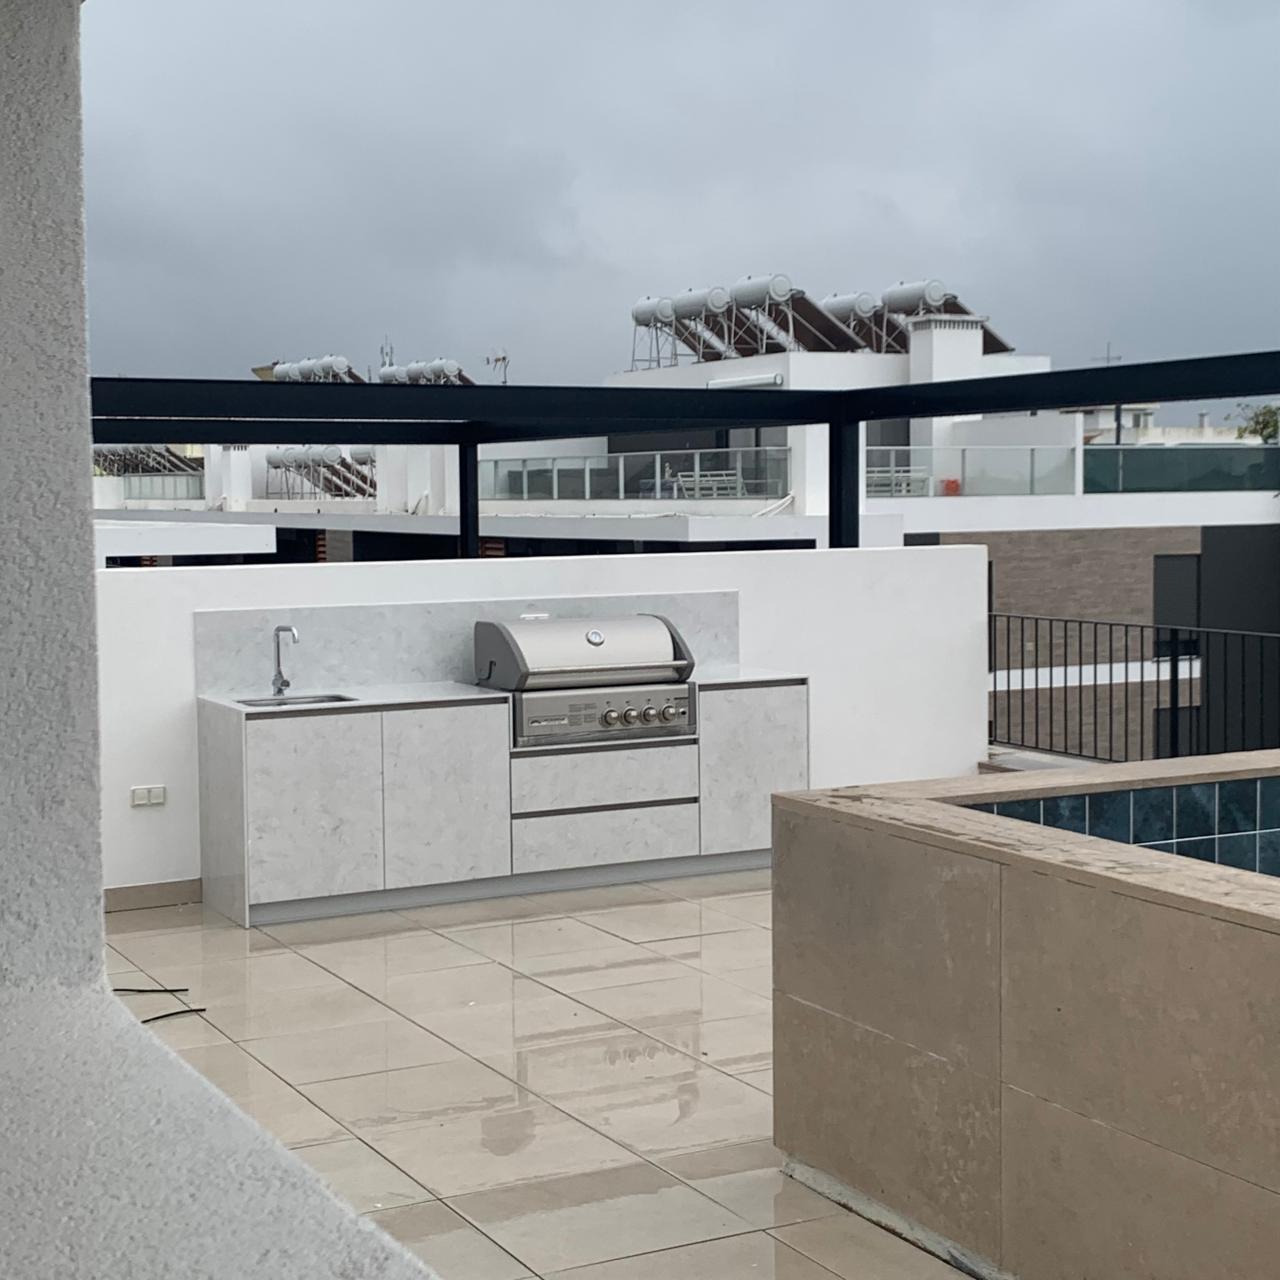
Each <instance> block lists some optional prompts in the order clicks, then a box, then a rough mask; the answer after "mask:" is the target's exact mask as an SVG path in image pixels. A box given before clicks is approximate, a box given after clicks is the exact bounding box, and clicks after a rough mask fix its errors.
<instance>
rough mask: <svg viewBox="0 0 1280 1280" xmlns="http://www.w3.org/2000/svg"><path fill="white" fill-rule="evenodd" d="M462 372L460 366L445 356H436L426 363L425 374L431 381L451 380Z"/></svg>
mask: <svg viewBox="0 0 1280 1280" xmlns="http://www.w3.org/2000/svg"><path fill="white" fill-rule="evenodd" d="M461 372H462V366H461V365H460V364H459V363H458V362H457V361H456V360H450V359H449V358H448V357H447V356H436V358H435V359H434V360H432V361H431V362H430V363H429V364H428V365H427V376H428V378H430V379H431V381H432V382H452V381H453V379H454V378H456V377H457V376H458V374H460V373H461Z"/></svg>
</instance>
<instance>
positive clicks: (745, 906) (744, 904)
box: [702, 893, 773, 929]
mask: <svg viewBox="0 0 1280 1280" xmlns="http://www.w3.org/2000/svg"><path fill="white" fill-rule="evenodd" d="M702 902H703V905H704V906H708V907H711V908H712V910H714V911H723V912H724V913H725V915H727V916H736V917H737V918H738V919H739V920H745V921H747V923H748V924H754V925H759V926H760V927H761V928H763V929H768V928H769V927H770V926H771V925H772V924H773V894H772V893H738V894H718V895H717V896H715V897H713V898H703V899H702Z"/></svg>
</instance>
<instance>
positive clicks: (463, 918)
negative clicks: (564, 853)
mask: <svg viewBox="0 0 1280 1280" xmlns="http://www.w3.org/2000/svg"><path fill="white" fill-rule="evenodd" d="M546 896H548V895H545V894H535V895H533V896H531V897H527V898H525V897H519V896H514V897H509V898H481V899H479V900H477V901H475V902H442V903H440V904H439V905H438V906H434V907H411V908H409V909H407V910H405V911H401V912H400V914H401V915H402V916H404V917H405V918H406V919H408V920H410V921H412V922H413V923H414V924H417V925H421V926H422V927H423V928H427V929H452V928H459V927H462V926H465V925H471V924H501V923H503V922H505V921H508V920H537V919H541V918H543V917H546V916H561V915H564V912H563V911H561V910H560V909H559V908H558V907H556V906H554V905H553V904H551V903H547V902H541V901H539V899H540V898H543V897H546Z"/></svg>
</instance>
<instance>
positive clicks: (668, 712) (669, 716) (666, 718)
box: [662, 702, 680, 724]
mask: <svg viewBox="0 0 1280 1280" xmlns="http://www.w3.org/2000/svg"><path fill="white" fill-rule="evenodd" d="M679 714H680V713H679V712H678V711H677V710H676V709H675V707H674V706H673V705H672V704H671V703H670V702H668V703H667V705H666V706H665V707H663V708H662V720H663V723H664V724H670V723H671V722H672V721H673V720H674V719H675V718H676V716H677V715H679Z"/></svg>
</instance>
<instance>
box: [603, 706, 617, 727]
mask: <svg viewBox="0 0 1280 1280" xmlns="http://www.w3.org/2000/svg"><path fill="white" fill-rule="evenodd" d="M621 719H622V717H621V716H620V715H619V714H618V713H617V711H615V710H614V709H613V708H612V707H610V708H609V710H608V711H606V712H605V713H604V715H602V716H601V717H600V723H601V724H602V725H604V727H605V728H606V729H612V728H613V727H614V725H616V724H617V723H618V721H619V720H621Z"/></svg>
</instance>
